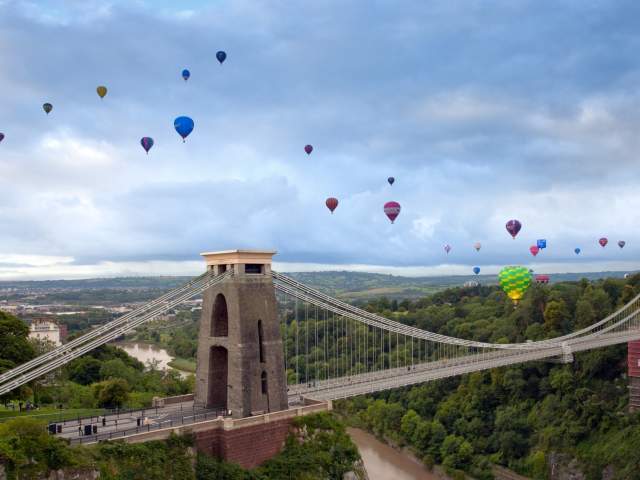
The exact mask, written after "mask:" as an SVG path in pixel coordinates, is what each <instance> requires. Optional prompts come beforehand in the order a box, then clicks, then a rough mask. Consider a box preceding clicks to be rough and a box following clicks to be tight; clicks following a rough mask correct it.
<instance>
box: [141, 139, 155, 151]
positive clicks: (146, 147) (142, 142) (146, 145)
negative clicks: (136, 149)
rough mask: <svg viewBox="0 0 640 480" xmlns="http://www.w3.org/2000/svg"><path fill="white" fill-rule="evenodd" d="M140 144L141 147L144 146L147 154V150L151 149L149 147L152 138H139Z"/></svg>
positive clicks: (151, 143) (151, 144)
mask: <svg viewBox="0 0 640 480" xmlns="http://www.w3.org/2000/svg"><path fill="white" fill-rule="evenodd" d="M140 145H142V148H144V151H145V152H147V155H149V150H151V147H153V138H151V137H142V138H141V139H140Z"/></svg>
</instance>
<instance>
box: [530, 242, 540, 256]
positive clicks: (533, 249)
mask: <svg viewBox="0 0 640 480" xmlns="http://www.w3.org/2000/svg"><path fill="white" fill-rule="evenodd" d="M529 251H530V252H531V255H533V256H534V257H535V256H536V255H538V252H540V248H539V247H538V246H537V245H531V246H530V247H529Z"/></svg>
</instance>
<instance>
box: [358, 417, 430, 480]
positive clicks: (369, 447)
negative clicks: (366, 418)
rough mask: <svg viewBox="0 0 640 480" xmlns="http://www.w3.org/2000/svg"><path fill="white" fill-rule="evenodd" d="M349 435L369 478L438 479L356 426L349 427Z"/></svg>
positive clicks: (383, 479)
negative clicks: (356, 447)
mask: <svg viewBox="0 0 640 480" xmlns="http://www.w3.org/2000/svg"><path fill="white" fill-rule="evenodd" d="M348 432H349V436H350V437H351V439H352V440H353V443H355V444H356V445H357V446H358V450H359V451H360V455H361V456H362V461H363V462H364V467H365V468H366V469H367V473H368V474H369V478H370V479H371V480H386V479H393V480H440V478H441V477H439V476H437V475H436V474H434V473H430V472H428V471H427V470H426V469H425V468H424V467H423V466H422V465H421V464H419V463H417V462H416V460H414V459H413V458H411V457H409V456H408V455H406V454H404V453H402V452H399V451H398V450H395V449H393V448H391V447H390V446H389V445H386V444H384V443H382V442H381V441H380V440H378V439H377V438H376V437H374V436H373V435H371V434H369V433H367V432H365V431H364V430H360V429H358V428H349V429H348Z"/></svg>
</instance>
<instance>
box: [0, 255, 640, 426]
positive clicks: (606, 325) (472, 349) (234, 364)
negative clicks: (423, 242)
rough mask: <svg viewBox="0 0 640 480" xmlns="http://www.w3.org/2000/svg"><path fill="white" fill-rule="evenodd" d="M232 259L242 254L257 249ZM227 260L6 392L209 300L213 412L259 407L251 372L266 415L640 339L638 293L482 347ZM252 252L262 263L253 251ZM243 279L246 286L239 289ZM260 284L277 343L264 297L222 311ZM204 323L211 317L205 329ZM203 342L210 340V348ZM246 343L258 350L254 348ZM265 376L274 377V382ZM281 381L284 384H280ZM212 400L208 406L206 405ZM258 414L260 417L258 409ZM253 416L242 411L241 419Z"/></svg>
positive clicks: (30, 365) (205, 374)
mask: <svg viewBox="0 0 640 480" xmlns="http://www.w3.org/2000/svg"><path fill="white" fill-rule="evenodd" d="M232 252H235V255H236V256H237V255H241V254H242V252H252V251H232ZM238 252H240V253H238ZM220 253H222V254H224V255H222V256H220ZM228 253H229V252H217V253H215V254H205V256H206V255H210V256H212V258H213V257H215V256H216V255H218V257H220V258H222V259H220V258H218V257H215V258H216V260H215V261H214V262H212V263H208V270H207V271H206V272H205V273H203V274H202V275H200V276H199V277H197V278H194V279H193V280H191V281H189V282H188V283H186V284H184V285H183V286H181V287H178V288H176V289H173V290H171V291H169V292H167V293H166V294H164V295H162V296H161V297H159V298H157V299H155V300H153V301H151V302H149V303H147V304H145V305H143V306H141V307H139V308H137V309H135V310H133V311H132V312H130V313H128V314H126V315H123V316H121V317H119V318H117V319H115V320H113V321H111V322H109V323H107V324H105V325H103V326H101V327H99V328H96V329H94V330H92V331H91V332H89V333H87V334H85V335H83V336H81V337H78V338H76V339H74V340H72V341H70V342H68V343H66V344H64V345H62V346H60V347H57V348H55V349H54V350H52V351H50V352H47V353H45V354H43V355H41V356H39V357H37V358H34V359H33V360H31V361H28V362H26V363H24V364H22V365H19V366H18V367H16V368H14V369H12V370H9V371H7V372H5V373H3V374H1V375H0V395H2V394H6V393H8V392H10V391H12V390H14V389H16V388H18V387H20V386H21V385H25V384H27V383H28V382H31V381H33V380H35V379H37V378H39V377H42V376H44V375H47V374H49V373H51V372H53V371H55V370H57V369H59V368H61V367H62V366H64V365H65V364H67V363H69V362H70V361H72V360H74V359H76V358H78V357H80V356H82V355H84V354H86V353H87V352H89V351H91V350H92V349H95V348H97V347H99V346H101V345H104V344H106V343H108V342H111V341H113V340H115V339H116V338H118V337H120V336H122V335H124V334H125V333H127V332H130V331H132V330H135V329H136V328H137V327H139V326H141V325H143V324H145V323H146V322H149V321H151V320H153V319H154V318H157V317H158V316H160V315H162V314H164V313H166V312H168V311H170V310H171V309H173V308H175V307H176V306H178V305H179V304H180V303H182V302H184V301H186V300H188V299H190V298H192V297H194V296H197V295H200V294H203V293H204V294H205V304H207V303H209V304H210V308H209V309H207V308H206V305H205V307H204V308H203V314H202V315H203V325H201V330H200V337H201V338H200V343H201V344H200V346H199V353H198V365H199V366H198V375H197V379H198V381H199V382H200V383H202V384H203V386H202V387H201V388H202V390H201V391H196V400H198V397H200V400H201V402H202V403H203V404H208V405H207V406H209V407H212V406H216V407H227V405H228V402H227V397H229V398H231V397H233V395H237V396H238V398H237V399H236V401H237V402H245V403H247V402H249V403H251V402H253V403H255V402H256V401H257V400H247V399H254V398H257V397H256V394H255V392H254V393H251V392H249V393H246V391H247V390H251V388H249V387H247V384H250V383H251V382H253V377H252V376H251V375H253V374H251V375H249V374H247V373H246V372H248V371H250V370H251V371H253V370H255V371H256V375H257V377H256V378H258V380H256V381H257V382H258V383H257V386H256V387H255V388H254V389H253V390H257V391H259V390H260V389H262V394H264V395H265V396H266V397H267V399H266V403H265V404H264V405H266V406H264V407H263V408H262V410H263V411H267V412H268V411H276V410H281V409H282V408H286V405H282V404H281V403H282V402H280V403H278V402H277V401H274V398H275V396H273V397H272V399H271V401H269V398H268V397H269V396H271V390H270V389H271V388H276V389H279V388H281V389H282V391H286V403H287V404H288V405H295V404H299V403H300V402H302V401H304V399H314V400H334V399H339V398H347V397H352V396H356V395H361V394H365V393H372V392H379V391H382V390H386V389H392V388H398V387H403V386H407V385H413V384H417V383H422V382H427V381H432V380H436V379H441V378H447V377H452V376H455V375H461V374H464V373H470V372H475V371H481V370H485V369H491V368H496V367H502V366H507V365H513V364H519V363H524V362H530V361H536V360H543V359H550V358H559V359H561V360H562V361H571V360H572V358H573V353H575V352H581V351H585V350H591V349H595V348H601V347H605V346H608V345H615V344H620V343H627V342H630V341H633V340H638V339H640V295H639V296H637V297H635V298H634V299H633V300H631V301H630V302H629V303H628V304H626V305H625V306H623V307H622V308H620V309H619V310H618V311H616V312H615V313H613V314H611V315H609V316H608V317H606V318H603V319H601V320H600V321H598V322H596V323H594V324H592V325H590V326H589V327H587V328H583V329H580V330H577V331H575V332H572V333H570V334H567V335H563V336H560V337H556V338H552V339H548V340H542V341H527V342H525V343H512V344H502V343H485V342H477V341H473V340H468V339H461V338H455V337H450V336H446V335H441V334H437V333H433V332H429V331H426V330H422V329H419V328H416V327H412V326H409V325H406V324H403V323H401V322H397V321H394V320H391V319H389V318H385V317H383V316H380V315H376V314H374V313H371V312H368V311H366V310H363V309H361V308H358V307H355V306H353V305H350V304H348V303H347V302H344V301H341V300H339V299H336V298H333V297H331V296H329V295H326V294H324V293H322V292H320V291H318V290H316V289H314V288H311V287H309V286H307V285H304V284H303V283H300V282H298V281H296V280H294V279H292V278H290V277H289V276H287V275H284V274H281V273H277V272H275V271H271V269H270V256H269V261H268V262H267V261H266V260H264V258H260V259H259V261H260V262H262V263H248V262H250V261H255V260H246V259H242V258H241V260H229V259H228V258H227V257H228ZM262 253H264V252H262ZM268 253H269V255H272V254H273V253H275V252H268ZM225 255H226V257H225ZM250 255H253V256H254V257H255V252H253V253H250ZM224 258H226V259H224ZM265 258H266V257H265ZM224 262H227V264H223V263H224ZM234 262H235V263H234ZM241 279H242V282H243V283H241V284H240V283H237V282H239V281H240V280H241ZM256 282H258V283H259V285H261V288H263V289H265V290H264V291H265V292H266V295H267V297H265V298H266V299H267V300H269V298H271V297H275V298H274V302H273V303H274V305H277V312H276V314H275V322H277V323H276V326H275V327H274V328H275V330H273V331H275V332H276V334H275V335H277V336H278V337H279V338H275V336H272V337H269V334H268V333H264V331H263V330H264V328H267V330H268V325H267V326H266V327H263V324H262V322H263V321H265V322H267V321H268V318H269V313H268V312H266V313H264V312H261V310H260V309H262V308H265V309H267V310H268V309H269V308H270V307H269V306H268V303H266V302H267V300H265V303H262V304H261V303H260V302H261V301H262V299H261V297H260V295H263V293H254V294H252V293H246V292H245V291H244V290H242V289H241V288H240V287H238V288H240V289H239V290H238V292H240V293H238V295H237V296H238V303H237V305H236V306H235V307H234V306H233V305H229V306H227V303H226V300H225V298H224V296H223V298H222V300H223V301H224V302H225V303H224V305H222V304H219V302H220V298H219V297H220V296H221V295H222V294H221V293H218V292H227V295H229V293H228V292H229V289H230V288H235V287H234V285H236V284H237V285H244V286H243V287H242V288H245V287H246V286H247V285H249V286H251V285H254V284H258V283H256ZM247 288H248V287H247ZM270 291H271V292H270ZM208 292H213V293H212V295H213V294H215V298H214V297H212V298H211V299H209V300H207V294H208ZM242 292H245V293H242ZM256 300H259V302H258V303H257V305H258V306H257V307H256V309H254V310H252V312H255V315H256V318H257V317H260V318H261V320H256V321H257V322H258V328H257V329H255V330H252V328H253V327H251V328H250V329H248V330H246V329H245V330H242V331H241V332H239V333H238V335H240V336H239V337H238V340H235V342H236V346H239V350H238V351H239V352H240V353H239V354H238V355H241V356H238V357H233V356H232V357H230V358H227V356H226V355H227V353H226V352H227V350H228V351H231V350H232V349H233V348H234V345H232V343H233V342H232V340H231V336H232V335H233V334H232V333H230V331H231V330H232V329H233V325H231V323H232V322H230V323H229V324H226V323H224V322H228V319H227V317H228V316H231V317H233V315H234V313H233V312H234V308H235V310H237V311H236V313H235V314H236V315H240V316H241V317H243V318H244V317H246V316H247V315H248V314H244V313H242V311H241V310H238V309H242V308H244V307H243V305H244V304H245V303H251V302H252V301H256ZM260 305H263V306H260ZM264 305H266V306H264ZM227 310H229V312H230V313H227ZM205 317H207V318H208V319H209V320H208V321H207V322H204V319H205ZM222 317H224V318H222ZM221 319H222V320H221ZM265 319H266V320H265ZM254 320H255V319H252V320H251V321H254ZM221 321H223V323H222V324H221V323H220V322H221ZM205 323H206V325H205ZM216 329H217V331H216ZM252 332H255V339H252V335H253V333H252ZM265 335H266V336H267V340H268V341H266V343H265V339H264V338H263V336H265ZM204 337H207V338H208V340H207V341H206V342H204ZM227 337H229V338H227ZM203 342H204V343H203ZM207 342H208V343H207ZM251 342H253V343H251ZM263 343H264V344H265V347H264V348H265V349H266V351H267V354H270V355H272V356H268V357H266V358H265V353H264V352H263ZM254 344H255V345H254ZM246 345H254V347H255V348H253V347H252V348H249V349H247V348H246ZM269 349H271V350H269ZM221 350H224V351H225V356H224V358H223V357H220V356H217V357H216V356H215V355H217V354H216V352H219V351H221ZM269 352H271V353H269ZM253 356H255V357H256V358H255V361H254V360H253ZM245 359H248V360H246V361H247V362H249V361H250V362H254V363H255V365H256V368H253V367H249V366H247V365H249V364H248V363H243V362H245ZM205 364H206V365H205ZM251 365H253V363H251ZM252 369H253V370H252ZM267 372H268V373H269V375H270V376H271V378H270V379H269V382H270V384H269V385H267ZM234 375H235V376H238V377H242V378H240V379H235V381H237V382H239V383H236V391H235V393H234V391H233V385H234ZM246 375H249V376H246ZM274 375H275V376H281V377H282V378H279V379H278V378H276V379H275V381H274V378H273V376H274ZM260 382H262V384H261V385H260ZM200 383H198V384H197V386H196V388H197V389H198V388H200V387H199V385H200ZM274 384H275V387H272V385H274ZM199 392H200V393H199ZM245 395H246V396H245ZM258 396H259V395H258ZM205 397H206V398H208V400H203V399H204V398H205ZM214 398H215V399H217V400H216V401H217V402H218V404H215V401H214V400H212V399H214ZM231 403H232V402H231ZM258 404H259V403H258ZM252 405H253V404H252ZM251 408H252V409H253V410H255V406H252V407H251ZM250 414H251V412H250V411H243V413H242V416H248V415H250Z"/></svg>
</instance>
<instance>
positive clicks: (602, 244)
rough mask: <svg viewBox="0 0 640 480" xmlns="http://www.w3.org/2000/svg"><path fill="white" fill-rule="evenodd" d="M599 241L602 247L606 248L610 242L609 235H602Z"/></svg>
mask: <svg viewBox="0 0 640 480" xmlns="http://www.w3.org/2000/svg"><path fill="white" fill-rule="evenodd" d="M598 243H599V244H600V246H601V247H602V248H604V247H606V246H607V243H609V239H608V238H607V237H602V238H601V239H600V240H598Z"/></svg>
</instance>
